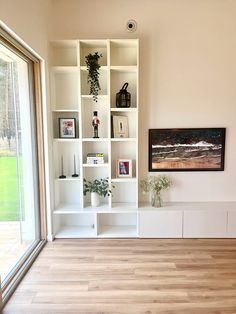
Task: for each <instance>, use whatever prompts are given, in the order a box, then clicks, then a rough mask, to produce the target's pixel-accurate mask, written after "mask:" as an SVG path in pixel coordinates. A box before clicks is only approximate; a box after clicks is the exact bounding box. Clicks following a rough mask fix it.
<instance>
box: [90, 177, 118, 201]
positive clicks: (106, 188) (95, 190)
mask: <svg viewBox="0 0 236 314" xmlns="http://www.w3.org/2000/svg"><path fill="white" fill-rule="evenodd" d="M87 193H91V205H92V207H97V206H99V204H100V196H103V197H106V196H110V195H111V193H112V191H111V189H110V185H109V182H108V179H107V178H106V179H95V180H94V181H87V180H86V179H84V195H86V194H87Z"/></svg>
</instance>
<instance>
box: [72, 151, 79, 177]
mask: <svg viewBox="0 0 236 314" xmlns="http://www.w3.org/2000/svg"><path fill="white" fill-rule="evenodd" d="M78 176H79V175H78V174H77V173H76V160H75V155H74V174H72V177H73V178H76V177H78Z"/></svg>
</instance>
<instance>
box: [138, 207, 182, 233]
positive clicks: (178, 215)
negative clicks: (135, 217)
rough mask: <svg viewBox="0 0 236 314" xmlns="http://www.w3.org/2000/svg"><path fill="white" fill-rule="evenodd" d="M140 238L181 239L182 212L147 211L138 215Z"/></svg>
mask: <svg viewBox="0 0 236 314" xmlns="http://www.w3.org/2000/svg"><path fill="white" fill-rule="evenodd" d="M139 236H140V238H182V211H158V209H157V210H147V211H140V213H139Z"/></svg>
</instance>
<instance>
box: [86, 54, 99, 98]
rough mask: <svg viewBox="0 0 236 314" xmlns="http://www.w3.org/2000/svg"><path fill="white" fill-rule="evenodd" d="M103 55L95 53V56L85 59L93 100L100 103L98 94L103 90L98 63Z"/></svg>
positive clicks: (91, 55)
mask: <svg viewBox="0 0 236 314" xmlns="http://www.w3.org/2000/svg"><path fill="white" fill-rule="evenodd" d="M101 57H102V54H99V53H98V52H95V53H94V54H91V53H90V54H88V55H87V56H86V57H85V63H86V66H87V70H88V80H87V81H88V84H90V92H89V94H90V95H93V100H94V101H96V102H97V101H98V92H99V91H100V90H101V87H100V83H99V75H100V73H99V68H100V67H101V66H100V64H99V63H98V61H99V59H100V58H101Z"/></svg>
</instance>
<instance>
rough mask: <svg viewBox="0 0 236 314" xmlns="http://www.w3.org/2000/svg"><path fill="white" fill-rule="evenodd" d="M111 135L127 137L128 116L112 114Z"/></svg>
mask: <svg viewBox="0 0 236 314" xmlns="http://www.w3.org/2000/svg"><path fill="white" fill-rule="evenodd" d="M112 131H113V132H112V136H113V137H129V127H128V117H125V116H112Z"/></svg>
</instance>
